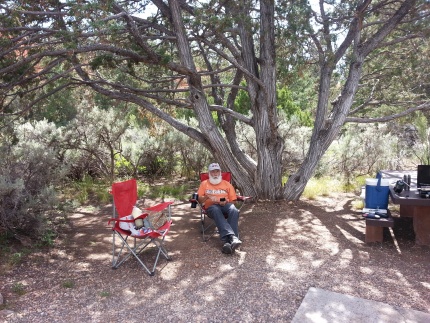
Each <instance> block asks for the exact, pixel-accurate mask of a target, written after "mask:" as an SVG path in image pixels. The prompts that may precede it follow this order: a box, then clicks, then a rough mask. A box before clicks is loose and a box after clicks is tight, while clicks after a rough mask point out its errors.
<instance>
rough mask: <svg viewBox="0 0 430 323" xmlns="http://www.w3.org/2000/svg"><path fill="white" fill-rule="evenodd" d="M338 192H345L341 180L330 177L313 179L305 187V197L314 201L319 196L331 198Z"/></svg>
mask: <svg viewBox="0 0 430 323" xmlns="http://www.w3.org/2000/svg"><path fill="white" fill-rule="evenodd" d="M336 192H343V185H342V183H341V182H340V181H339V180H336V179H333V178H330V177H320V178H311V179H310V180H309V182H308V183H307V185H306V187H305V190H304V192H303V196H304V197H306V198H308V199H310V200H313V199H315V198H316V197H317V196H330V194H333V193H336Z"/></svg>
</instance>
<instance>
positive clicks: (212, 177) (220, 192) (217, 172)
mask: <svg viewBox="0 0 430 323" xmlns="http://www.w3.org/2000/svg"><path fill="white" fill-rule="evenodd" d="M208 174H209V179H208V180H205V181H203V182H201V184H200V187H199V190H198V192H197V194H198V195H199V203H200V204H202V205H203V207H204V208H205V209H206V212H207V214H208V217H210V218H211V219H213V220H214V221H215V224H216V226H217V228H218V231H219V234H220V237H221V240H222V241H223V242H224V244H223V246H222V252H223V253H227V254H230V253H232V252H234V251H235V250H236V249H237V248H239V247H240V245H241V244H242V241H240V240H239V238H238V236H239V225H238V222H239V211H238V210H237V208H236V207H235V205H234V204H233V203H231V202H233V201H235V200H236V199H237V196H236V192H235V190H234V188H233V186H232V185H231V184H230V183H229V182H228V181H225V180H223V179H222V176H221V167H220V166H219V164H217V163H212V164H210V165H209V168H208Z"/></svg>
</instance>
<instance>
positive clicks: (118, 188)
mask: <svg viewBox="0 0 430 323" xmlns="http://www.w3.org/2000/svg"><path fill="white" fill-rule="evenodd" d="M111 194H112V197H113V217H112V218H111V219H110V220H109V222H108V224H110V223H111V222H113V225H112V268H113V269H117V268H118V267H119V266H121V265H122V264H123V263H124V262H125V261H126V260H127V259H128V258H130V257H131V256H134V257H135V258H136V259H137V261H138V262H139V263H140V264H141V265H142V267H143V268H144V269H145V270H146V271H147V272H148V273H149V275H150V276H153V275H154V273H155V268H156V266H157V263H158V259H159V257H160V254H162V255H163V256H164V257H165V258H166V259H167V260H171V258H170V257H169V255H168V253H167V250H166V248H165V247H164V238H165V237H166V235H167V233H168V232H169V229H170V226H171V224H172V220H171V212H170V206H171V204H173V202H165V203H160V204H157V205H155V206H152V207H149V208H146V209H144V213H142V211H141V210H140V209H139V208H137V207H136V202H137V182H136V180H135V179H131V180H127V181H124V182H118V183H113V184H112V190H111ZM166 209H167V215H166ZM151 215H155V216H151ZM115 238H119V242H118V241H115V240H116V239H115ZM130 240H131V241H130ZM129 241H130V242H132V243H129ZM150 245H155V246H156V248H157V249H158V252H157V256H156V258H155V262H154V265H153V267H152V270H150V269H149V268H148V267H147V266H146V265H145V263H144V262H143V260H142V259H141V258H140V257H139V255H140V254H141V253H142V252H143V251H144V250H145V248H146V247H147V246H150Z"/></svg>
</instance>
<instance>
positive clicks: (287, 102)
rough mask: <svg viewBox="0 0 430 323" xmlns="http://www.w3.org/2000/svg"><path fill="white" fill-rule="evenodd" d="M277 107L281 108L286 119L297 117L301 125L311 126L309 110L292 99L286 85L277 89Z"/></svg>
mask: <svg viewBox="0 0 430 323" xmlns="http://www.w3.org/2000/svg"><path fill="white" fill-rule="evenodd" d="M276 94H277V104H278V109H280V110H282V111H283V112H284V113H285V115H286V117H287V119H289V120H290V119H291V118H294V117H295V118H297V120H298V121H299V123H300V125H301V126H306V127H310V126H312V119H311V114H310V112H309V111H306V110H302V109H301V108H300V106H299V105H297V104H296V103H295V102H294V101H293V96H292V94H291V91H290V90H289V89H288V88H287V87H283V88H280V89H278V90H277V92H276Z"/></svg>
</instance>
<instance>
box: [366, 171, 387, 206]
mask: <svg viewBox="0 0 430 323" xmlns="http://www.w3.org/2000/svg"><path fill="white" fill-rule="evenodd" d="M389 194H390V182H389V180H388V179H382V178H367V179H366V197H365V199H364V205H365V207H366V208H368V209H388V196H389Z"/></svg>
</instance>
